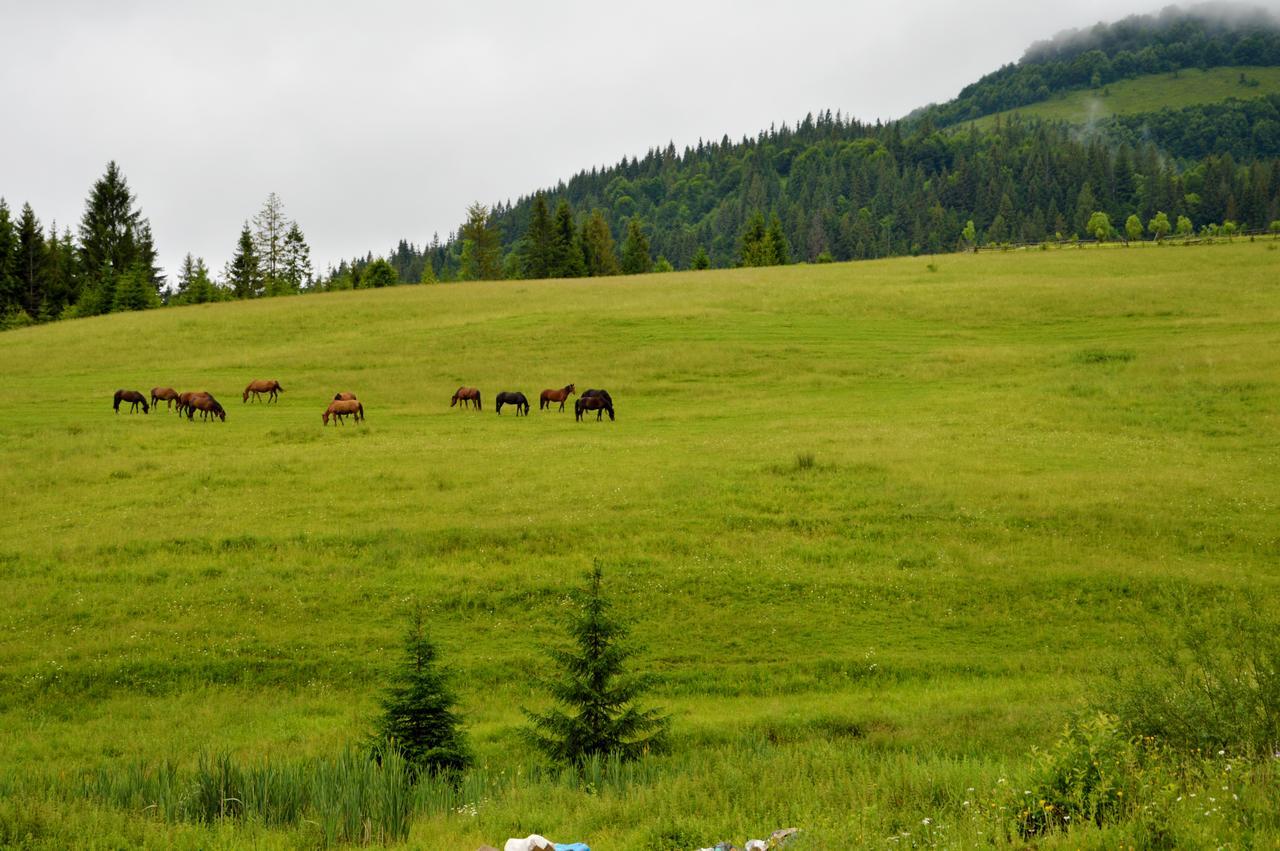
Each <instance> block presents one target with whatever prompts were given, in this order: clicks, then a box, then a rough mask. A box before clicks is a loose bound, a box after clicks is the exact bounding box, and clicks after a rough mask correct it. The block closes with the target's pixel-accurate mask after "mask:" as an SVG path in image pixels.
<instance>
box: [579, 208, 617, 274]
mask: <svg viewBox="0 0 1280 851" xmlns="http://www.w3.org/2000/svg"><path fill="white" fill-rule="evenodd" d="M581 241H582V256H583V261H584V264H585V266H586V270H587V274H588V275H590V276H592V277H593V278H599V277H604V276H606V275H617V274H618V273H620V272H621V271H622V269H621V267H620V266H619V265H618V251H617V249H616V248H615V247H614V244H613V232H612V231H610V230H609V222H608V221H606V220H605V217H604V214H603V213H601V212H600V211H599V210H592V211H591V217H590V218H588V219H587V220H586V221H585V222H583V224H582V238H581Z"/></svg>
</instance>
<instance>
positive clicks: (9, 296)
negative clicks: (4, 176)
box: [0, 198, 22, 314]
mask: <svg viewBox="0 0 1280 851" xmlns="http://www.w3.org/2000/svg"><path fill="white" fill-rule="evenodd" d="M17 271H18V235H17V233H16V232H15V231H14V228H13V219H12V217H11V215H10V213H9V205H8V204H7V203H5V200H4V199H3V198H0V314H6V313H13V312H16V311H17V310H19V309H20V308H21V306H22V289H21V286H20V284H19V282H18V275H17Z"/></svg>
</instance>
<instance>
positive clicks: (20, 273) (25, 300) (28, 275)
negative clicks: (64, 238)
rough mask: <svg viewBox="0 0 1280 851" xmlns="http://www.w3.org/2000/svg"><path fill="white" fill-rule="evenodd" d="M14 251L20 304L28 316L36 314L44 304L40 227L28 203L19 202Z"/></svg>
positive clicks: (42, 250)
mask: <svg viewBox="0 0 1280 851" xmlns="http://www.w3.org/2000/svg"><path fill="white" fill-rule="evenodd" d="M17 248H18V252H17V263H16V264H15V272H16V276H17V290H18V293H19V299H20V301H21V304H22V307H23V309H24V310H26V311H27V313H28V314H30V315H31V316H32V317H35V316H37V315H39V313H40V307H41V305H42V304H43V303H44V296H45V294H44V285H45V272H44V262H45V247H44V230H43V228H42V227H41V225H40V220H39V219H37V218H36V214H35V213H34V212H33V211H32V209H31V205H30V204H23V205H22V215H21V216H20V217H19V218H18V245H17Z"/></svg>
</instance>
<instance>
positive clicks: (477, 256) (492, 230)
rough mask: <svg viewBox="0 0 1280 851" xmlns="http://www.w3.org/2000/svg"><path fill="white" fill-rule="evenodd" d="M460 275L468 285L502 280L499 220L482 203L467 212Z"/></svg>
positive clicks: (471, 207) (462, 234)
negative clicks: (475, 282) (473, 282)
mask: <svg viewBox="0 0 1280 851" xmlns="http://www.w3.org/2000/svg"><path fill="white" fill-rule="evenodd" d="M461 236H462V258H461V266H462V268H461V270H460V274H461V276H462V279H463V280H467V281H496V280H499V279H500V278H502V234H501V232H500V231H499V230H498V224H497V219H496V218H495V217H494V215H493V214H492V213H491V211H490V210H489V208H488V207H486V206H484V205H483V204H480V203H475V204H472V205H471V206H470V207H468V208H467V222H466V224H464V225H463V226H462V232H461Z"/></svg>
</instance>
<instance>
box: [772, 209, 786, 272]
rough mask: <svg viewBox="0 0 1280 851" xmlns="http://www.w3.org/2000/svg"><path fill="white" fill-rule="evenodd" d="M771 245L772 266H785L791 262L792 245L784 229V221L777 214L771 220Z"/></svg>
mask: <svg viewBox="0 0 1280 851" xmlns="http://www.w3.org/2000/svg"><path fill="white" fill-rule="evenodd" d="M768 238H769V246H768V250H769V251H770V252H771V256H770V258H769V259H770V263H769V264H768V265H771V266H785V265H787V264H788V263H790V262H791V245H790V243H788V242H787V235H786V234H785V233H783V231H782V221H781V220H780V219H779V218H778V217H777V216H776V215H775V216H773V218H772V219H771V220H770V222H769V231H768Z"/></svg>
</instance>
